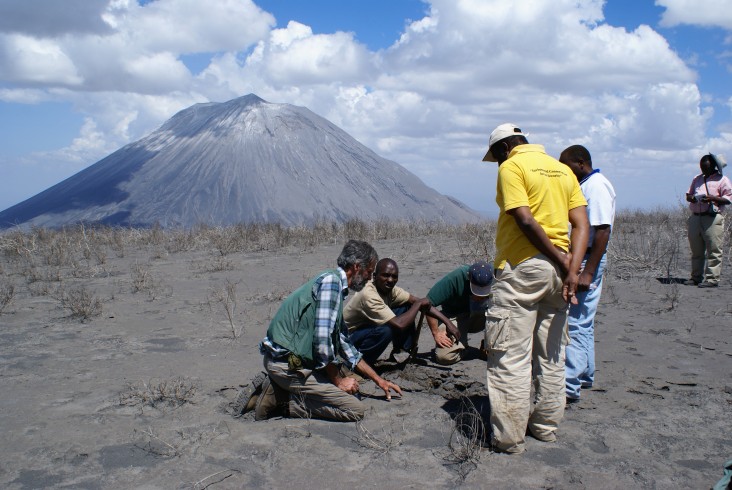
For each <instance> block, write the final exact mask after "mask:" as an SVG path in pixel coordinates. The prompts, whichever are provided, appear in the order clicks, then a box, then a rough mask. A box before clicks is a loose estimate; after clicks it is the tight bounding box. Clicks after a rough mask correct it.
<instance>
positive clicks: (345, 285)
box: [336, 267, 348, 298]
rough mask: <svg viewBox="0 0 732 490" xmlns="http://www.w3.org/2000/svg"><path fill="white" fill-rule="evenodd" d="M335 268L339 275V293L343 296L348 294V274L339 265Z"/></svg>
mask: <svg viewBox="0 0 732 490" xmlns="http://www.w3.org/2000/svg"><path fill="white" fill-rule="evenodd" d="M336 270H337V271H338V273H339V274H340V276H341V293H342V294H343V297H344V298H345V297H346V296H348V276H347V275H346V271H344V270H343V269H341V268H340V267H338V268H337V269H336Z"/></svg>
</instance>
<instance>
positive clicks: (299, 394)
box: [264, 354, 366, 422]
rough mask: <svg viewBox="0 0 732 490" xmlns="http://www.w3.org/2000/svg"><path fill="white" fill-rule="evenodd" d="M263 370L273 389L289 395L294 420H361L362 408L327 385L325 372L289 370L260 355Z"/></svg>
mask: <svg viewBox="0 0 732 490" xmlns="http://www.w3.org/2000/svg"><path fill="white" fill-rule="evenodd" d="M264 369H265V370H266V371H267V374H269V377H270V378H271V379H272V381H273V382H275V383H277V386H279V387H281V388H283V389H284V390H286V391H288V392H289V393H290V402H289V412H290V417H294V418H303V419H308V418H319V419H328V420H337V421H341V422H355V421H358V420H361V419H363V416H364V413H365V412H366V407H365V406H364V404H363V403H362V402H361V400H359V399H358V398H356V397H355V396H353V395H349V394H348V393H346V392H345V391H343V390H342V389H340V388H338V387H337V386H336V385H334V384H333V383H331V382H330V379H328V376H327V375H326V374H325V371H323V370H320V369H317V370H314V371H310V370H309V369H301V370H297V371H290V370H289V369H288V365H287V363H286V362H279V361H275V360H274V359H272V356H270V355H269V354H265V355H264Z"/></svg>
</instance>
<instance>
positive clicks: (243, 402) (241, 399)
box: [231, 371, 268, 418]
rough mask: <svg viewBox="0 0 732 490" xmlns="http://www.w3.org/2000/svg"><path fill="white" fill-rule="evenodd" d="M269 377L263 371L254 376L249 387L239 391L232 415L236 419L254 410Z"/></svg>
mask: <svg viewBox="0 0 732 490" xmlns="http://www.w3.org/2000/svg"><path fill="white" fill-rule="evenodd" d="M267 377H268V376H267V373H265V372H264V371H262V372H261V373H259V374H257V375H256V376H254V377H253V378H252V380H251V382H250V383H249V384H248V385H246V386H245V387H243V388H242V389H241V390H239V394H238V395H236V400H235V401H234V404H233V405H232V413H231V415H233V416H234V418H239V417H241V416H242V415H244V414H245V413H247V412H250V411H251V410H253V409H254V405H255V404H256V403H257V398H258V397H259V394H260V393H261V392H262V384H263V383H264V380H265V379H267Z"/></svg>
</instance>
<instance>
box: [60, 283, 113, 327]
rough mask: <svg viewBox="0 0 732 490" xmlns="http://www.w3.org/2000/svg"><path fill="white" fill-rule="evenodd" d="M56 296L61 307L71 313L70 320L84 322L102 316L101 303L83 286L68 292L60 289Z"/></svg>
mask: <svg viewBox="0 0 732 490" xmlns="http://www.w3.org/2000/svg"><path fill="white" fill-rule="evenodd" d="M56 295H57V296H56V297H57V299H58V300H59V301H60V302H61V306H63V307H64V308H66V309H67V310H69V311H70V312H71V315H70V316H71V317H72V318H78V319H80V320H81V321H82V322H84V321H86V320H89V319H91V318H94V317H95V316H99V315H101V314H102V301H101V300H100V299H99V298H97V297H96V296H94V295H93V294H92V293H90V292H89V291H88V290H87V289H86V288H85V287H83V286H81V287H77V288H74V289H69V290H63V289H61V290H60V291H58V292H57V293H56Z"/></svg>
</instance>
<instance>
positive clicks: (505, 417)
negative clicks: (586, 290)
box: [485, 254, 569, 453]
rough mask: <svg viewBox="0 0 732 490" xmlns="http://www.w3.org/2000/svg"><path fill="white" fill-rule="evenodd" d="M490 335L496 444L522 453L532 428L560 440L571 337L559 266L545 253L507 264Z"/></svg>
mask: <svg viewBox="0 0 732 490" xmlns="http://www.w3.org/2000/svg"><path fill="white" fill-rule="evenodd" d="M485 336H486V348H487V349H488V361H487V365H488V375H487V385H488V396H489V398H490V406H491V428H492V431H493V441H492V442H493V445H494V447H495V448H496V449H497V450H499V451H504V452H509V453H520V452H523V451H524V443H525V441H524V436H525V434H526V429H527V427H528V429H529V430H530V431H531V433H532V435H534V436H535V437H536V438H537V439H540V440H542V441H549V442H550V441H554V440H556V435H555V432H556V430H557V427H558V425H559V422H560V421H561V419H562V417H563V416H564V404H565V400H564V396H565V395H564V349H565V346H566V344H567V342H568V340H569V336H568V334H567V304H566V303H565V302H564V300H563V299H562V279H561V277H560V272H559V269H558V267H556V266H555V265H554V264H553V263H552V262H551V261H549V259H547V258H546V257H545V256H544V255H541V254H539V255H536V256H534V257H532V258H530V259H528V260H526V261H524V262H522V263H520V264H519V265H518V266H516V267H511V265H510V264H509V263H506V266H505V268H504V269H503V271H499V272H498V274H497V275H496V282H495V283H494V284H493V298H492V300H491V302H490V304H489V307H488V310H487V311H486V333H485ZM532 380H533V383H534V389H535V393H534V404H533V405H534V406H533V411H532V410H531V408H532V401H531V383H532Z"/></svg>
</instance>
